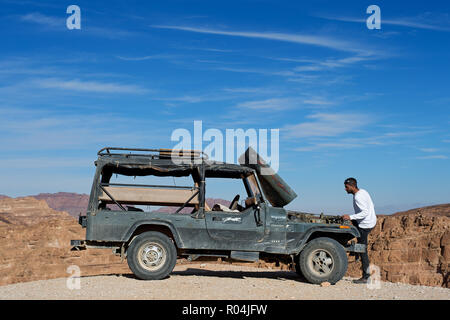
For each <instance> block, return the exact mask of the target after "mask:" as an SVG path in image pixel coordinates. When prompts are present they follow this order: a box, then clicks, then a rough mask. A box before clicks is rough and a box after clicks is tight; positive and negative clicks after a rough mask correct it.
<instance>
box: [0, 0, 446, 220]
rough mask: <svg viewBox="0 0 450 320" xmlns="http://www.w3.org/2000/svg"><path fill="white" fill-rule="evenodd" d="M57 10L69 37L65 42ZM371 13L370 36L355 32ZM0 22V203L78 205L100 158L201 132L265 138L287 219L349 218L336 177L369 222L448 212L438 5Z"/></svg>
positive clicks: (215, 5)
mask: <svg viewBox="0 0 450 320" xmlns="http://www.w3.org/2000/svg"><path fill="white" fill-rule="evenodd" d="M71 4H76V5H78V6H79V7H80V8H81V30H68V29H67V28H66V19H67V17H68V16H69V15H68V14H67V13H66V8H67V7H68V6H69V5H71ZM372 4H376V5H378V6H379V7H380V8H381V30H369V29H368V28H367V27H366V23H365V20H366V19H367V18H368V17H369V14H367V13H366V8H367V7H368V6H369V5H372ZM0 8H1V14H0V17H1V19H0V35H1V50H0V146H1V155H2V156H1V158H0V179H1V180H0V194H6V195H9V196H23V195H29V194H36V193H40V192H58V191H68V192H80V193H89V190H90V186H91V181H92V175H93V172H94V166H93V161H94V160H95V158H96V152H97V150H98V149H100V148H101V147H103V146H107V145H109V146H130V147H150V148H151V147H172V146H174V145H175V142H172V141H170V136H171V133H172V131H173V130H175V129H177V128H185V129H188V130H193V121H194V120H202V121H203V127H204V130H206V129H208V128H217V129H219V130H222V131H223V132H225V129H227V128H229V129H237V128H243V129H244V130H245V129H249V128H255V129H260V128H263V129H272V128H279V129H280V167H279V173H280V175H281V176H282V177H283V178H284V179H285V180H286V181H287V182H288V184H289V185H290V186H291V187H292V188H293V189H294V190H295V191H296V192H297V193H298V194H299V197H298V198H297V199H296V200H295V201H294V202H292V203H291V204H290V205H289V208H292V209H300V210H305V211H312V212H321V211H324V212H329V213H348V212H350V213H351V210H352V203H351V197H350V196H349V195H347V194H346V193H345V191H344V188H343V181H344V179H345V178H347V177H349V176H353V177H356V178H357V179H358V181H359V184H360V187H362V188H365V189H366V190H368V191H369V193H370V194H371V195H372V198H373V200H374V202H375V206H376V209H377V212H378V213H392V212H394V211H396V210H402V209H409V208H413V207H417V206H422V205H429V204H436V203H447V202H449V200H450V196H449V195H450V192H449V191H450V182H449V181H450V130H449V126H450V112H449V110H450V90H449V89H450V86H449V74H450V63H449V60H450V59H449V58H450V53H449V52H450V50H449V49H450V6H449V4H448V2H446V1H427V2H422V3H418V2H408V3H406V2H404V1H376V2H373V1H370V2H369V1H339V2H338V1H333V2H331V1H330V2H326V1H308V2H304V3H303V2H302V3H300V2H297V1H295V2H294V1H292V2H287V1H220V2H219V1H126V2H125V1H107V2H102V1H96V2H95V3H93V2H92V1H76V2H66V1H39V2H32V1H6V0H0ZM223 192H224V198H232V197H233V195H234V192H233V190H229V188H228V189H225V190H223ZM217 196H218V195H217Z"/></svg>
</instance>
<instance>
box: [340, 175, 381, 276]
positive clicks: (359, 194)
mask: <svg viewBox="0 0 450 320" xmlns="http://www.w3.org/2000/svg"><path fill="white" fill-rule="evenodd" d="M344 186H345V191H347V193H349V194H350V193H351V194H353V208H354V209H355V214H352V215H347V214H346V215H343V218H344V219H345V220H352V223H353V225H355V226H356V228H358V231H359V233H360V235H361V236H360V237H359V238H358V243H360V244H365V245H366V246H367V237H368V236H369V233H370V231H372V229H373V228H374V227H375V225H376V223H377V216H376V215H375V208H374V206H373V202H372V199H371V198H370V195H369V193H368V192H367V191H366V190H364V189H358V184H357V182H356V179H355V178H348V179H346V180H345V181H344ZM361 260H362V271H363V276H362V278H361V279H358V280H356V281H355V282H356V283H367V281H368V279H369V277H370V273H369V265H370V262H369V255H368V254H367V247H366V251H365V252H364V253H362V254H361Z"/></svg>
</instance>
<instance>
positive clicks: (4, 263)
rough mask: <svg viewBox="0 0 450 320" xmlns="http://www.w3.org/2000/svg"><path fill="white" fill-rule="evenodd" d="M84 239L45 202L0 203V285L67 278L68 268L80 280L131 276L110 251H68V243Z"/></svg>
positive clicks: (66, 218) (62, 214)
mask: <svg viewBox="0 0 450 320" xmlns="http://www.w3.org/2000/svg"><path fill="white" fill-rule="evenodd" d="M85 235H86V229H82V228H81V226H80V225H79V224H78V223H77V221H76V220H75V219H74V218H73V217H71V216H70V215H68V214H67V213H65V212H59V211H55V210H53V209H51V208H49V207H48V205H47V203H46V202H45V201H44V200H37V199H35V198H32V197H25V198H17V199H3V200H0V242H1V245H0V275H1V276H0V285H6V284H11V283H17V282H26V281H34V280H42V279H51V278H58V277H67V276H69V275H70V274H69V273H67V268H68V267H69V266H70V265H77V266H79V267H80V269H81V275H82V276H86V275H97V274H116V273H129V272H130V271H129V268H128V266H127V264H126V262H123V263H121V262H120V258H118V257H116V256H114V255H112V254H111V250H104V249H91V250H86V251H70V240H71V239H84V238H85Z"/></svg>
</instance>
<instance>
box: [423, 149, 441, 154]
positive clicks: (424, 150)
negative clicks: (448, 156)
mask: <svg viewBox="0 0 450 320" xmlns="http://www.w3.org/2000/svg"><path fill="white" fill-rule="evenodd" d="M419 150H420V151H422V152H426V153H431V152H436V151H438V150H439V149H436V148H419Z"/></svg>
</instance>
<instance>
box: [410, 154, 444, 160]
mask: <svg viewBox="0 0 450 320" xmlns="http://www.w3.org/2000/svg"><path fill="white" fill-rule="evenodd" d="M417 159H421V160H429V159H448V157H447V156H444V155H442V154H436V155H430V156H424V157H417Z"/></svg>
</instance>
